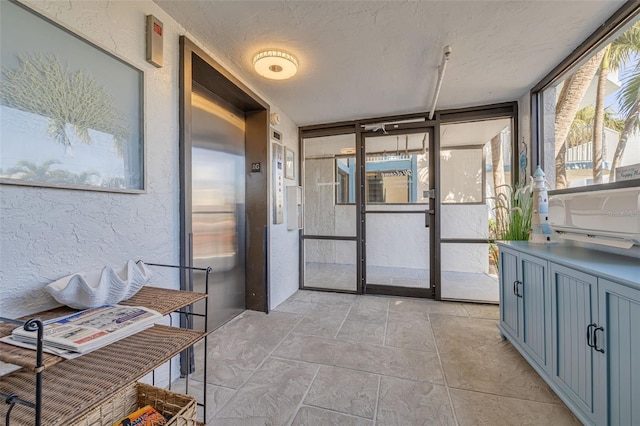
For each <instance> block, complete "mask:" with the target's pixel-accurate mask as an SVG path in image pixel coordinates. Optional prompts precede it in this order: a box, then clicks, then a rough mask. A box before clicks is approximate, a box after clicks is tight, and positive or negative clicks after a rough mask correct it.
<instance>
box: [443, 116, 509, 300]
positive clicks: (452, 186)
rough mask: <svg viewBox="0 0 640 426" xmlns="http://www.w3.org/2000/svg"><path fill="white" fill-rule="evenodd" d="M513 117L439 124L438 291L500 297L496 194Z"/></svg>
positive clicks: (503, 180)
mask: <svg viewBox="0 0 640 426" xmlns="http://www.w3.org/2000/svg"><path fill="white" fill-rule="evenodd" d="M511 126H512V118H510V117H507V118H500V119H491V120H484V121H473V122H462V123H454V124H445V125H443V126H441V133H440V144H441V150H440V167H441V200H442V210H441V213H442V214H441V217H442V220H441V238H442V242H443V243H442V245H441V253H442V255H441V259H442V263H441V270H442V272H441V297H442V298H443V299H455V300H475V301H483V302H497V301H498V292H499V287H498V277H497V271H496V260H495V256H493V254H495V253H496V247H495V245H494V244H492V243H489V240H490V239H493V238H495V235H494V232H493V231H494V230H495V225H496V219H495V217H496V215H495V196H496V194H497V193H498V194H499V193H500V192H501V191H502V192H504V191H506V186H507V185H508V184H510V182H511V174H510V173H511V144H512V135H511Z"/></svg>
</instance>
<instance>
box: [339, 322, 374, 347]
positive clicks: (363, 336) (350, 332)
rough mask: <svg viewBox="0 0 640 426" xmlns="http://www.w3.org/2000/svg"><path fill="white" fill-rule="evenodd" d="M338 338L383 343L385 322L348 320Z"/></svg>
mask: <svg viewBox="0 0 640 426" xmlns="http://www.w3.org/2000/svg"><path fill="white" fill-rule="evenodd" d="M337 338H338V339H340V340H351V341H353V342H362V343H370V344H372V345H381V344H382V343H383V341H384V323H382V324H381V323H375V322H368V321H350V320H347V321H345V322H344V324H342V328H340V332H339V333H338V336H337Z"/></svg>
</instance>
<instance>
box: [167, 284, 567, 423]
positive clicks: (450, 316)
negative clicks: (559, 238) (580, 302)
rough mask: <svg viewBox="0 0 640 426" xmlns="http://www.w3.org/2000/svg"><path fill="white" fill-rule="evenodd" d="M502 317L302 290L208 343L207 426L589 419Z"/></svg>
mask: <svg viewBox="0 0 640 426" xmlns="http://www.w3.org/2000/svg"><path fill="white" fill-rule="evenodd" d="M497 320H498V308H497V306H491V305H474V304H462V303H452V302H435V301H428V300H418V299H402V298H391V297H389V298H387V297H375V296H355V295H345V294H335V293H324V292H313V291H304V290H303V291H299V292H297V293H296V294H294V295H293V296H292V297H291V298H289V299H288V300H287V301H285V302H284V303H282V304H281V305H280V306H279V307H278V308H277V309H276V310H275V311H273V312H271V313H270V314H269V315H265V314H261V313H257V312H251V311H246V312H245V313H243V314H242V315H240V316H239V317H237V318H236V319H234V320H233V321H231V322H230V323H228V324H226V325H224V326H223V327H221V328H220V329H218V330H216V331H215V332H214V333H213V334H212V335H211V336H210V338H209V351H208V377H207V382H208V383H209V384H208V385H207V386H208V387H207V389H208V403H209V405H208V407H207V412H208V413H207V420H208V421H207V424H209V425H242V426H244V425H374V424H375V425H456V424H458V425H513V424H519V425H554V426H555V425H573V424H576V425H578V424H580V423H579V422H578V420H577V419H576V418H575V417H574V416H573V415H572V414H571V413H570V412H569V410H568V409H567V408H566V407H565V406H564V405H563V404H562V402H561V401H560V400H559V399H558V398H557V397H556V395H555V394H554V393H553V391H552V390H551V389H550V388H549V387H548V386H547V385H546V384H545V383H544V382H543V381H542V379H540V378H539V376H538V375H537V374H536V373H535V372H534V371H533V369H532V368H531V367H530V366H529V365H528V364H527V362H526V361H525V360H524V359H523V358H522V357H521V356H520V355H519V354H518V353H517V352H516V351H515V349H514V348H513V347H512V346H511V345H510V344H509V343H508V342H506V341H502V340H501V339H500V336H499V334H498V330H497V329H496V323H497ZM200 352H201V351H200ZM201 356H202V355H201ZM198 365H202V363H201V362H199V363H198ZM202 385H203V384H202V371H196V372H195V373H194V374H193V378H192V379H191V381H190V388H191V390H192V393H193V391H194V390H195V391H196V392H197V391H198V390H200V392H201V391H202ZM174 389H175V388H174ZM200 414H201V415H202V413H200Z"/></svg>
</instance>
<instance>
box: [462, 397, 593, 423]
mask: <svg viewBox="0 0 640 426" xmlns="http://www.w3.org/2000/svg"><path fill="white" fill-rule="evenodd" d="M450 392H451V399H452V400H453V407H454V409H455V411H456V417H457V419H458V423H459V424H460V426H471V425H478V426H481V425H492V426H502V425H504V426H511V425H516V424H517V425H531V426H538V425H553V426H564V425H567V426H568V425H576V426H578V425H580V424H581V423H580V422H579V421H578V419H576V418H575V417H574V416H573V414H571V412H570V411H569V410H568V409H567V407H565V406H564V405H562V404H547V403H542V402H535V401H526V400H522V399H515V398H507V397H504V396H497V395H489V394H485V393H478V392H471V391H465V390H460V389H450Z"/></svg>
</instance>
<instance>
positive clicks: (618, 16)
mask: <svg viewBox="0 0 640 426" xmlns="http://www.w3.org/2000/svg"><path fill="white" fill-rule="evenodd" d="M638 17H640V2H639V1H637V0H635V1H627V2H625V3H624V4H623V5H622V6H621V7H620V8H619V9H618V10H617V11H616V12H615V13H614V14H613V15H611V17H609V18H608V19H607V20H606V21H605V22H604V23H603V24H602V25H601V26H600V27H598V28H597V29H596V30H595V31H594V32H593V33H592V34H591V35H590V36H589V37H587V39H586V40H585V41H584V42H582V43H581V44H580V45H579V46H578V47H577V48H576V49H575V50H574V51H573V52H571V54H569V56H567V57H566V58H565V59H564V60H563V61H562V62H560V63H559V64H558V65H557V66H556V67H555V68H553V70H551V72H549V73H548V74H547V75H546V76H544V77H543V78H542V80H540V81H539V82H538V83H537V84H536V85H535V86H534V87H533V88H532V89H531V91H530V104H531V164H532V165H533V164H536V165H540V167H541V168H542V169H543V170H546V167H545V166H546V165H545V161H544V152H543V148H544V141H543V140H542V137H543V128H544V114H543V111H542V108H543V97H542V95H543V92H544V91H545V90H546V89H547V88H549V87H550V86H551V85H553V84H554V83H557V82H558V81H560V80H562V79H564V78H565V77H567V76H568V75H569V74H570V72H571V71H573V70H575V69H576V68H577V67H578V66H579V65H581V64H582V63H583V62H585V61H587V60H588V59H589V58H591V57H592V56H593V55H594V54H595V53H596V52H597V51H598V50H599V49H600V48H601V47H602V45H603V44H604V43H605V42H606V41H607V40H608V39H609V38H610V37H612V36H613V35H615V33H616V32H618V31H620V30H621V29H622V28H624V27H625V26H626V25H628V24H629V23H631V22H632V21H634V20H636V19H637V18H638ZM554 167H555V165H554ZM638 185H640V180H638V179H634V180H628V181H620V182H608V183H601V184H592V185H587V186H579V187H571V188H563V189H554V190H551V191H549V194H550V195H555V194H568V193H577V192H591V191H601V190H604V189H617V188H628V187H634V186H638Z"/></svg>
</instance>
